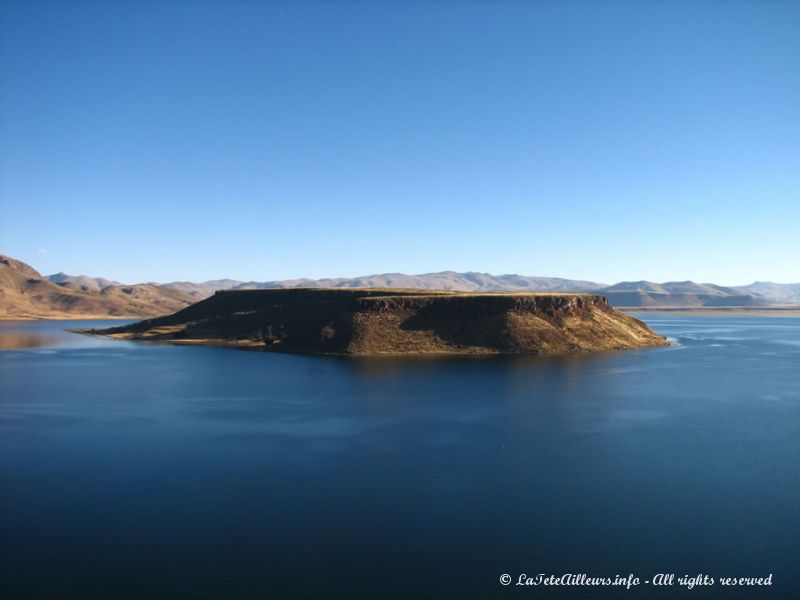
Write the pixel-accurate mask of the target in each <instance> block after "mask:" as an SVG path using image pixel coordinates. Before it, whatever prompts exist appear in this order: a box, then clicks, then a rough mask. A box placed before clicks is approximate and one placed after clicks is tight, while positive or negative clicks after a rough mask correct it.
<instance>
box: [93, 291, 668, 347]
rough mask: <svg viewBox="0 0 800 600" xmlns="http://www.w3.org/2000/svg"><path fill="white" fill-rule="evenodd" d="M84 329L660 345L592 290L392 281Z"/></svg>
mask: <svg viewBox="0 0 800 600" xmlns="http://www.w3.org/2000/svg"><path fill="white" fill-rule="evenodd" d="M91 333H99V334H102V335H108V336H111V337H116V338H122V339H135V340H150V341H164V342H173V343H197V344H222V345H230V346H237V347H248V348H261V349H264V350H271V351H281V352H299V353H307V354H346V355H380V354H510V353H514V354H522V353H525V354H564V353H571V352H582V351H601V350H625V349H631V348H647V347H653V346H662V345H666V341H665V340H664V338H662V337H661V336H659V335H657V334H655V333H654V332H653V331H652V330H651V329H650V328H648V327H647V326H646V325H645V324H644V323H642V322H641V321H638V320H637V319H634V318H633V317H630V316H628V315H625V314H623V313H621V312H619V311H616V310H614V309H613V308H611V307H610V306H609V304H608V302H607V300H606V299H605V298H604V297H602V296H597V295H581V294H525V293H512V294H509V293H497V294H489V293H487V294H472V293H458V292H435V291H434V292H428V291H425V292H423V293H420V291H419V290H395V289H336V290H326V289H313V290H312V289H281V290H246V291H245V290H243V291H227V292H217V293H216V294H215V295H214V296H212V297H211V298H208V299H207V300H204V301H202V302H198V303H197V304H194V305H192V306H190V307H188V308H186V309H184V310H182V311H180V312H177V313H175V314H173V315H169V316H166V317H161V318H158V319H150V320H147V321H141V322H139V323H134V324H132V325H129V326H124V327H116V328H112V329H105V330H99V331H92V332H91Z"/></svg>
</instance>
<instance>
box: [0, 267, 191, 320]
mask: <svg viewBox="0 0 800 600" xmlns="http://www.w3.org/2000/svg"><path fill="white" fill-rule="evenodd" d="M52 278H55V279H57V280H59V282H58V283H56V282H55V281H54V280H53V279H52ZM195 301H196V298H193V297H192V296H189V295H187V294H184V293H183V292H181V291H179V290H173V289H168V288H162V287H160V286H157V285H149V284H140V285H127V286H123V285H116V284H113V283H111V282H108V280H106V279H103V278H96V279H95V278H91V277H82V276H79V277H70V276H69V275H64V274H63V273H59V274H58V275H51V276H50V277H48V278H45V277H42V275H41V274H40V273H39V272H38V271H37V270H36V269H34V268H33V267H31V266H30V265H27V264H25V263H24V262H21V261H18V260H14V259H13V258H10V257H8V256H2V255H0V318H4V319H13V318H21V319H27V318H32V319H40V318H44V319H57V318H76V317H82V318H97V317H151V316H156V315H164V314H168V313H172V312H175V311H177V310H180V309H182V308H186V307H187V306H189V305H190V304H192V303H194V302H195Z"/></svg>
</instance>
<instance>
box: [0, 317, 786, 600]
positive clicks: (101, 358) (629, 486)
mask: <svg viewBox="0 0 800 600" xmlns="http://www.w3.org/2000/svg"><path fill="white" fill-rule="evenodd" d="M646 319H647V320H648V321H649V322H650V324H651V325H652V326H653V327H654V328H655V329H656V330H657V331H659V332H660V333H662V334H664V335H668V336H670V337H673V338H675V339H676V340H677V345H676V346H674V347H671V348H665V349H657V350H648V351H639V352H628V353H621V354H606V355H595V356H583V357H570V358H553V359H536V358H530V357H527V358H526V357H516V358H509V357H506V358H490V359H440V360H397V359H373V360H351V359H336V358H315V357H304V356H287V355H277V354H266V353H259V352H244V351H235V350H225V349H218V348H201V347H173V346H159V345H146V344H136V343H131V342H111V341H106V340H102V339H96V338H88V337H83V336H77V335H75V334H69V333H65V332H63V331H62V329H63V327H65V326H75V323H68V324H67V323H58V322H30V323H16V324H9V323H6V324H4V325H2V326H0V346H5V347H19V346H24V348H19V349H13V350H3V351H0V552H1V553H2V556H0V559H1V560H0V595H2V596H3V597H4V598H13V599H17V598H30V597H37V598H38V597H56V598H287V597H303V598H309V597H314V598H327V597H350V598H447V597H461V598H463V597H476V598H486V597H497V598H507V597H511V596H514V597H520V598H522V597H525V598H595V597H597V598H599V597H613V598H683V597H687V598H688V597H690V596H691V597H703V598H798V597H800V570H799V569H798V567H797V564H798V558H800V508H799V507H800V469H799V468H798V467H799V466H800V319H791V318H757V317H741V318H734V317H686V316H680V317H663V316H659V317H653V318H646ZM504 573H508V574H510V575H511V576H512V577H513V579H514V581H516V579H517V577H518V576H519V575H520V574H522V573H527V574H529V575H535V574H538V573H546V574H550V573H554V574H559V575H560V574H562V573H586V574H587V575H590V576H598V577H613V576H614V575H617V574H620V575H627V574H628V573H634V574H636V575H638V576H639V577H641V579H642V580H643V581H644V580H648V579H650V578H651V577H652V576H653V575H655V574H657V573H675V574H676V575H677V576H683V575H692V576H694V575H697V574H708V575H710V576H713V577H720V576H726V577H754V576H767V575H769V574H770V573H772V574H773V585H772V586H771V587H763V588H747V589H742V588H722V587H720V586H719V585H718V584H717V585H715V586H714V587H705V588H695V589H693V590H691V591H689V590H686V589H682V588H679V587H678V586H677V583H676V585H675V586H673V587H671V588H653V587H652V586H649V585H640V586H639V587H638V588H635V589H632V590H630V591H625V590H620V589H616V588H592V589H586V588H569V587H561V588H558V587H541V586H538V587H521V586H514V585H513V584H512V585H510V586H508V587H504V586H502V585H501V584H500V583H499V577H500V575H501V574H504Z"/></svg>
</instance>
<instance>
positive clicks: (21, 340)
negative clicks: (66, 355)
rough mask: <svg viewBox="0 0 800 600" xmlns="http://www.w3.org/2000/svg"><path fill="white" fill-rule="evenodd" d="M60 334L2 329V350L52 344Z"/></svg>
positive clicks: (0, 331) (0, 334) (0, 335)
mask: <svg viewBox="0 0 800 600" xmlns="http://www.w3.org/2000/svg"><path fill="white" fill-rule="evenodd" d="M57 340H58V336H57V335H54V334H52V333H46V332H42V333H21V332H17V331H2V330H0V350H21V349H23V348H40V347H42V346H52V345H53V344H55V343H56V341H57Z"/></svg>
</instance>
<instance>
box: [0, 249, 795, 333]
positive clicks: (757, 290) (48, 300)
mask: <svg viewBox="0 0 800 600" xmlns="http://www.w3.org/2000/svg"><path fill="white" fill-rule="evenodd" d="M323 287H325V288H364V287H383V288H385V287H395V288H413V289H431V290H432V289H436V290H450V291H466V292H501V291H523V292H545V291H546V292H557V291H560V292H592V293H597V294H601V295H603V296H606V297H607V298H608V299H609V302H611V304H612V305H613V306H616V307H621V308H643V309H646V308H653V309H657V308H723V307H725V308H729V307H744V308H747V307H750V308H758V307H770V306H789V305H800V283H794V284H779V283H770V282H755V283H751V284H750V285H745V286H738V287H723V286H719V285H715V284H711V283H694V282H692V281H674V282H667V283H654V282H651V281H624V282H620V283H616V284H614V285H606V284H603V283H597V282H593V281H581V280H574V279H561V278H558V277H529V276H524V275H490V274H488V273H474V272H468V273H457V272H454V271H442V272H440V273H426V274H423V275H405V274H403V273H385V274H380V275H367V276H364V277H354V278H337V279H290V280H283V281H263V282H259V281H238V280H234V279H217V280H212V281H205V282H202V283H194V282H188V281H173V282H170V283H163V284H159V283H152V282H151V283H144V284H137V285H128V286H125V285H122V284H120V283H118V282H116V281H113V280H110V279H105V278H103V277H88V276H85V275H67V274H66V273H56V274H55V275H48V276H47V277H43V276H42V275H40V274H39V273H38V272H37V271H36V270H35V269H33V268H32V267H30V266H29V265H27V264H25V263H23V262H21V261H17V260H15V259H13V258H10V257H7V256H0V318H13V317H33V318H37V317H58V316H63V317H67V316H97V317H99V316H131V317H139V316H142V317H149V316H157V315H163V314H168V313H171V312H174V311H176V310H180V309H181V308H184V307H185V306H188V305H190V304H192V303H193V302H196V301H198V300H202V299H203V298H207V297H209V296H211V295H212V294H213V293H214V292H216V291H218V290H229V289H242V290H245V289H277V288H323Z"/></svg>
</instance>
